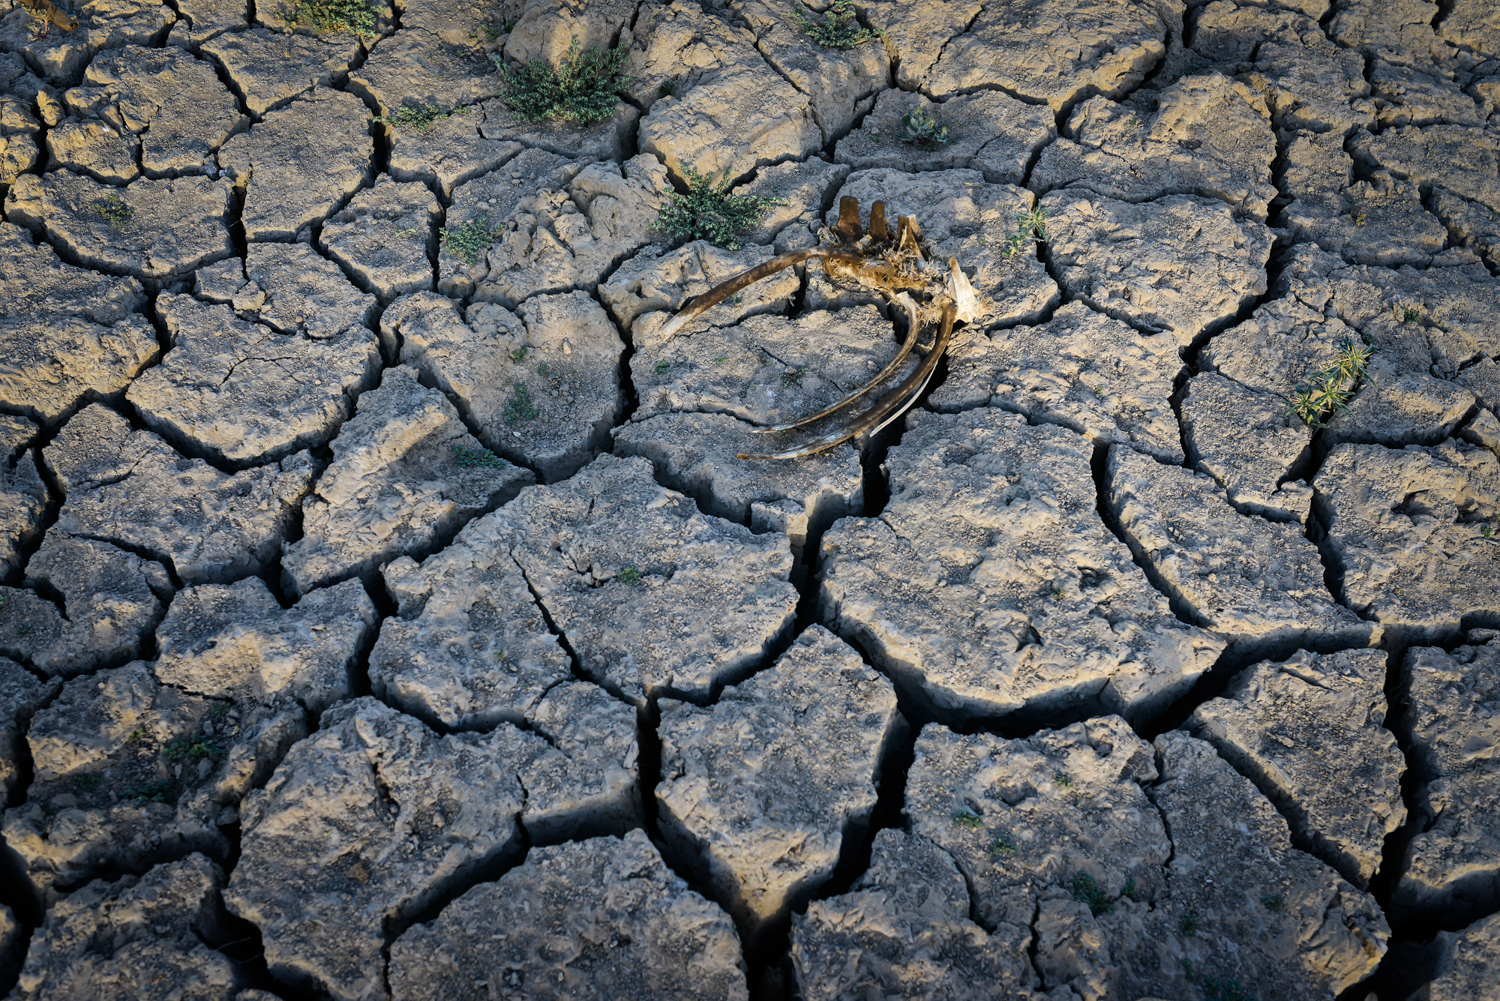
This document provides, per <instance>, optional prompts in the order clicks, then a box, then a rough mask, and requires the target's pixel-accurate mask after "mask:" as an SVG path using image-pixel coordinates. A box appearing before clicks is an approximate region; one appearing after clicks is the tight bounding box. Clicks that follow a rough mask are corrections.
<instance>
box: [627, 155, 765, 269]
mask: <svg viewBox="0 0 1500 1001" xmlns="http://www.w3.org/2000/svg"><path fill="white" fill-rule="evenodd" d="M683 173H684V174H686V175H687V182H688V190H687V194H685V195H684V194H679V193H677V192H675V191H674V192H672V193H671V194H669V195H668V196H667V203H666V204H665V205H663V206H662V208H661V212H660V214H658V215H657V217H656V221H655V222H653V223H652V224H651V228H652V229H659V230H662V231H664V232H666V233H667V235H668V236H671V237H673V238H674V239H687V240H707V241H708V242H709V243H712V244H713V245H714V246H716V247H723V248H724V249H725V250H739V249H740V246H741V243H740V239H739V234H741V233H746V232H749V231H750V230H752V229H754V228H755V225H756V223H758V222H760V218H761V216H763V215H765V213H766V210H767V209H769V208H770V207H771V206H773V205H785V204H786V201H785V199H781V198H770V197H767V196H765V195H734V194H730V193H729V168H728V167H725V168H724V172H723V174H722V175H720V183H719V184H715V183H714V178H713V177H712V175H710V176H707V177H705V176H704V175H702V174H699V173H698V172H697V171H696V170H694V169H693V168H692V167H684V168H683Z"/></svg>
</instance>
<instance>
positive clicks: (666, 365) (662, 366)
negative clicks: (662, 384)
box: [656, 360, 672, 375]
mask: <svg viewBox="0 0 1500 1001" xmlns="http://www.w3.org/2000/svg"><path fill="white" fill-rule="evenodd" d="M670 371H672V363H671V362H669V361H665V360H663V361H659V362H657V363H656V374H657V375H666V374H667V373H668V372H670Z"/></svg>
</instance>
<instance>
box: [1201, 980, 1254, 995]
mask: <svg viewBox="0 0 1500 1001" xmlns="http://www.w3.org/2000/svg"><path fill="white" fill-rule="evenodd" d="M1198 989H1199V990H1201V991H1202V992H1203V996H1204V997H1205V998H1207V999H1208V1001H1255V996H1254V995H1253V994H1246V993H1245V989H1244V988H1243V987H1241V986H1240V982H1239V981H1238V980H1215V979H1214V978H1213V977H1204V978H1203V983H1202V984H1200V985H1199V987H1198Z"/></svg>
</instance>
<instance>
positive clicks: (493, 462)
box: [449, 445, 510, 469]
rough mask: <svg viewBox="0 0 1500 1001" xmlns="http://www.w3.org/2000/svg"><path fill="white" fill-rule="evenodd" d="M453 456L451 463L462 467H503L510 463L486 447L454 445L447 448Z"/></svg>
mask: <svg viewBox="0 0 1500 1001" xmlns="http://www.w3.org/2000/svg"><path fill="white" fill-rule="evenodd" d="M449 454H450V455H451V456H452V457H453V464H454V465H455V466H459V467H462V468H464V469H474V468H476V467H486V468H489V469H504V468H505V467H506V466H508V465H510V463H508V462H506V461H505V460H504V459H502V458H500V456H498V455H496V454H495V453H494V452H491V451H490V450H489V449H487V448H465V447H464V446H462V445H454V446H453V447H452V448H450V449H449Z"/></svg>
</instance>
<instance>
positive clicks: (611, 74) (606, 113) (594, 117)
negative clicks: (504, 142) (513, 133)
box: [491, 37, 628, 125]
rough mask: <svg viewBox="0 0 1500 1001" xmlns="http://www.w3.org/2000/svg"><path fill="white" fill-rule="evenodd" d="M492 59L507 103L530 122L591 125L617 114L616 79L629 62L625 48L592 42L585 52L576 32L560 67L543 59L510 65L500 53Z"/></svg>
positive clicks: (621, 80) (621, 79)
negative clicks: (591, 45) (503, 88)
mask: <svg viewBox="0 0 1500 1001" xmlns="http://www.w3.org/2000/svg"><path fill="white" fill-rule="evenodd" d="M491 58H492V59H494V61H495V65H496V66H497V67H498V68H499V70H500V77H501V79H502V80H504V81H505V103H506V104H508V105H510V108H511V110H512V111H514V112H515V113H516V114H517V115H518V116H520V117H521V118H523V119H525V120H526V121H528V122H545V121H560V122H578V123H579V124H581V125H592V124H594V123H595V122H602V121H604V120H605V119H606V118H613V117H614V114H615V104H616V103H617V100H618V99H617V98H616V97H615V87H616V85H617V84H616V78H617V77H619V73H620V69H621V67H623V66H624V65H625V50H624V49H611V50H609V51H604V50H602V49H599V48H597V47H590V48H589V49H588V51H586V52H584V51H580V49H579V47H578V39H577V37H574V39H573V44H572V45H570V46H569V47H568V51H567V54H565V55H564V56H563V57H562V60H561V61H560V62H559V63H558V66H557V69H555V70H554V69H553V68H552V67H551V66H548V65H547V64H546V63H545V62H543V61H542V60H540V59H533V60H531V61H530V62H528V63H525V64H522V65H518V66H507V65H505V61H504V59H503V58H502V57H501V56H500V55H499V54H496V55H494V56H492V57H491ZM626 79H628V78H620V79H619V81H618V82H619V83H624V82H625V80H626Z"/></svg>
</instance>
